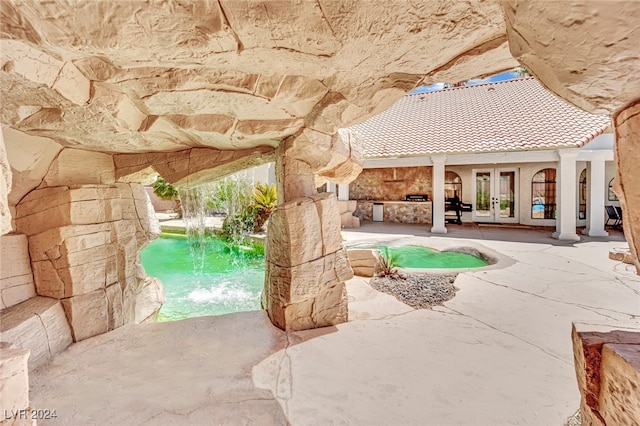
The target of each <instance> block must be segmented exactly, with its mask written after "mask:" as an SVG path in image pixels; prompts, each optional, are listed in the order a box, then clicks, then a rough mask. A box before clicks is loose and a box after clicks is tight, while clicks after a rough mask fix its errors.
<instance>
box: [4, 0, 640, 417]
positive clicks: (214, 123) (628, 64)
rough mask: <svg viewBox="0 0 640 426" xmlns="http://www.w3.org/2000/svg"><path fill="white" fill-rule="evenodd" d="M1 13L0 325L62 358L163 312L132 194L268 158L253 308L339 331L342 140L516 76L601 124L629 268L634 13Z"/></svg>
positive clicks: (485, 8) (143, 7) (515, 4)
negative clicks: (146, 266)
mask: <svg viewBox="0 0 640 426" xmlns="http://www.w3.org/2000/svg"><path fill="white" fill-rule="evenodd" d="M0 13H1V22H2V27H1V29H0V52H1V53H0V92H1V95H2V108H1V115H0V120H1V124H2V137H3V138H2V141H1V143H0V230H1V231H2V234H3V235H4V234H8V233H10V232H12V233H11V234H10V235H9V236H10V239H12V238H15V241H18V240H20V241H21V242H20V243H19V245H20V244H22V245H24V244H25V241H26V244H27V246H28V251H29V253H30V258H27V255H26V254H24V256H23V257H24V258H23V259H22V261H20V262H19V263H20V264H21V265H22V266H21V267H20V268H22V267H23V266H24V268H23V269H24V270H23V269H20V268H18V269H19V270H16V271H17V272H16V271H14V272H15V275H10V276H6V275H3V276H2V286H0V289H1V290H2V301H3V305H2V306H3V307H7V306H9V305H12V304H13V303H17V304H16V305H13V306H11V307H7V308H5V309H3V311H2V314H6V312H7V311H8V310H10V309H11V310H13V311H12V312H14V311H16V306H19V305H22V304H23V303H32V304H38V307H37V309H35V308H34V307H31V308H28V309H30V310H31V311H33V312H35V313H33V314H31V315H36V314H37V313H38V312H45V311H46V312H60V308H61V307H63V308H64V312H65V313H66V317H67V319H68V320H69V323H70V324H71V329H70V330H71V331H72V333H73V336H74V337H75V338H76V340H79V339H81V338H86V337H89V336H91V335H94V334H96V333H101V332H104V331H107V330H109V329H112V328H115V327H118V326H119V325H122V324H123V323H125V322H129V321H140V320H142V319H143V317H145V316H146V315H147V314H148V313H149V311H152V310H153V306H154V303H149V301H154V300H155V301H156V302H158V300H159V299H161V298H162V294H161V291H160V289H159V287H158V283H155V282H153V281H152V280H149V279H147V278H146V277H145V275H144V273H142V272H141V271H138V270H136V268H135V264H136V260H137V255H138V254H137V252H138V250H139V249H140V247H141V246H142V245H143V244H144V243H145V242H146V241H148V239H149V238H151V237H152V236H153V234H154V232H155V230H154V229H153V227H152V226H151V222H149V221H148V220H147V219H146V218H145V217H146V216H145V215H146V214H147V213H148V212H146V211H145V209H146V208H147V207H145V206H146V201H144V200H143V197H142V193H143V192H144V191H143V190H142V189H141V188H139V187H137V186H136V185H135V181H136V179H137V178H138V177H139V176H140V175H144V174H147V173H148V172H150V171H151V172H152V171H154V170H155V171H157V172H159V173H161V174H163V175H164V176H165V178H167V179H168V180H169V181H172V182H177V183H179V184H190V185H196V184H198V183H201V182H204V181H206V180H209V179H213V178H216V177H219V176H223V175H225V174H227V173H230V172H232V171H234V170H237V169H240V168H243V167H247V166H250V165H255V164H258V163H260V162H264V161H271V160H273V159H274V158H275V160H276V164H277V178H278V189H279V193H280V194H281V196H280V205H279V207H278V208H277V209H276V211H275V212H274V214H273V219H272V221H271V224H270V230H269V241H268V247H267V282H266V286H265V297H264V304H265V307H266V308H267V310H268V311H269V315H270V318H271V319H272V321H273V322H274V323H275V324H276V325H278V326H279V327H281V328H285V329H303V328H310V327H319V326H324V325H330V324H336V323H338V322H341V321H345V320H346V319H347V306H346V295H345V291H344V280H346V279H348V278H349V277H350V276H351V270H350V267H349V264H348V261H347V258H346V255H345V253H344V250H343V248H342V247H341V241H340V238H339V229H340V219H339V214H340V213H341V212H340V209H339V208H338V205H337V201H336V200H335V197H333V196H331V195H318V194H316V191H315V188H316V186H317V185H318V184H321V183H322V182H323V181H325V180H332V181H336V182H341V183H348V181H349V180H352V179H353V178H354V177H355V176H356V175H357V174H358V173H359V171H360V169H361V166H362V164H361V163H362V157H361V152H362V149H361V145H360V142H359V141H358V139H357V138H356V137H355V136H354V135H352V134H351V133H350V132H349V131H348V130H346V131H342V130H341V131H339V130H338V129H344V128H346V127H348V126H349V125H351V124H355V123H358V122H361V121H363V120H365V119H366V118H367V117H369V116H371V115H372V114H375V113H377V112H380V111H382V110H384V109H386V108H387V107H388V106H390V105H391V104H392V103H393V102H394V101H395V100H396V99H398V98H399V97H400V96H402V95H403V94H404V93H405V91H407V90H408V89H411V88H413V87H415V86H417V85H420V84H429V83H432V82H437V81H449V82H456V81H462V80H465V79H468V78H471V77H476V76H482V75H488V74H492V73H495V72H498V71H502V70H505V69H508V68H512V67H514V66H516V65H517V64H518V62H516V61H515V60H514V59H513V58H514V57H515V58H516V59H517V60H518V61H519V62H520V63H521V64H522V65H524V66H526V67H527V68H528V70H529V71H530V72H531V73H532V74H534V75H535V76H536V77H538V78H539V79H540V81H541V82H542V83H543V84H544V85H545V86H546V87H547V88H549V89H551V90H552V91H554V92H555V93H557V94H558V95H560V96H561V97H563V98H565V99H567V100H569V101H570V102H572V103H574V104H576V105H578V106H579V107H581V108H584V109H587V110H589V111H593V112H598V113H602V114H607V115H609V116H611V117H612V118H613V119H614V126H615V129H616V139H617V140H616V157H617V161H618V173H619V176H618V179H617V185H618V186H617V193H618V195H619V197H620V200H621V204H622V206H623V211H624V214H625V218H624V223H625V226H624V229H625V234H626V237H627V240H628V241H629V244H630V247H631V249H632V252H633V253H636V254H637V253H638V252H639V251H640V216H638V213H637V212H640V197H639V196H638V191H637V190H636V189H635V188H637V177H636V174H635V173H634V167H635V165H636V164H638V162H640V151H639V150H638V149H637V141H638V139H639V138H640V131H639V128H640V124H639V118H638V117H640V114H639V111H638V102H639V101H640V76H639V75H638V73H637V70H638V69H640V57H639V56H638V49H637V40H638V39H640V26H639V25H638V22H640V6H638V3H635V2H622V1H620V2H617V1H616V2H587V1H570V2H558V3H553V2H529V1H518V0H509V1H505V2H502V3H498V2H497V1H485V2H465V3H462V2H455V1H447V0H439V1H429V2H418V3H416V2H393V3H391V4H390V3H389V2H386V1H376V2H372V1H367V2H350V1H341V0H336V1H326V0H318V1H315V2H312V1H304V2H289V1H264V2H238V1H235V0H217V1H216V0H202V1H197V2H179V1H167V2H162V3H142V2H138V1H113V2H106V1H101V2H98V1H93V0H80V1H77V2H71V3H68V2H41V1H38V0H21V1H18V0H13V1H3V2H0ZM512 55H513V56H512ZM125 182H126V183H125ZM137 194H140V195H137ZM3 241H7V244H9V242H8V241H9V240H5V239H3ZM11 241H12V242H11V244H14V242H15V241H14V240H11ZM3 244H4V243H3ZM20 247H22V246H20ZM22 252H25V250H23V251H22ZM634 257H635V262H636V266H637V267H638V270H639V271H640V263H638V261H637V255H636V256H634ZM3 261H4V258H3ZM92 262H93V263H92ZM27 266H28V268H27ZM30 268H32V269H33V279H32V281H30V280H29V278H28V277H29V275H30V274H31V273H30V272H25V273H22V272H24V271H28V270H30ZM14 272H11V274H13V273H14ZM3 274H4V271H3ZM31 282H33V283H34V286H32V287H31V284H30V283H31ZM16 283H18V284H16ZM33 292H36V293H37V295H38V296H37V297H35V298H34V297H31V296H33V294H32V293H33ZM134 296H135V297H134ZM25 297H28V299H27V300H22V299H23V298H25ZM38 298H48V299H46V300H47V301H48V302H47V303H40V302H38V300H39V299H38ZM32 299H35V302H29V301H30V300H32ZM138 299H139V300H141V302H140V305H139V306H137V305H136V306H133V301H134V300H138ZM19 300H20V301H19ZM17 301H19V302H17ZM25 309H27V308H25ZM34 309H35V310H34ZM14 313H15V312H14ZM53 316H55V315H53ZM58 316H59V315H58ZM13 317H14V318H16V316H13ZM56 324H57V323H56ZM46 326H47V325H46V324H45V327H46ZM16 327H17V326H16ZM14 329H16V328H15V327H14ZM34 333H35V334H34V335H37V333H40V331H38V332H37V333H36V332H34ZM14 335H15V334H14ZM61 341H62V342H63V344H68V343H64V342H67V341H68V339H66V340H65V339H62V340H61ZM63 344H61V345H60V346H63ZM23 358H24V353H22V352H21V353H16V358H15V359H16V360H23ZM3 362H4V361H3ZM11 362H13V361H11ZM16 362H17V363H19V362H22V361H19V362H18V361H16ZM16 404H17V406H24V402H17V403H16Z"/></svg>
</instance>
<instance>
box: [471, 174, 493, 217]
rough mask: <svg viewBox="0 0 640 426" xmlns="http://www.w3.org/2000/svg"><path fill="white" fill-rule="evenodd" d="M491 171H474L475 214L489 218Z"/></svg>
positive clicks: (490, 213)
mask: <svg viewBox="0 0 640 426" xmlns="http://www.w3.org/2000/svg"><path fill="white" fill-rule="evenodd" d="M491 199H492V197H491V172H490V171H486V172H480V171H479V172H476V205H475V215H476V216H477V217H481V218H490V217H491V216H492V215H493V212H492V211H491Z"/></svg>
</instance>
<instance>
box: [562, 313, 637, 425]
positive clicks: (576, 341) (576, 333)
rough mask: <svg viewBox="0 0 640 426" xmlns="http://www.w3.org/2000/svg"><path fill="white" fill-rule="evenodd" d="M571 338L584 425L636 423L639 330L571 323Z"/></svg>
mask: <svg viewBox="0 0 640 426" xmlns="http://www.w3.org/2000/svg"><path fill="white" fill-rule="evenodd" d="M571 337H572V340H573V353H574V364H575V369H576V377H577V379H578V389H579V390H580V395H581V404H580V407H581V417H582V421H583V424H591V425H606V424H616V425H617V424H620V425H633V424H638V422H640V412H639V411H638V410H637V409H636V408H637V407H639V406H640V404H639V401H638V392H637V389H639V388H640V374H639V373H638V371H640V333H639V332H637V331H636V332H634V331H628V330H616V329H615V328H614V327H607V326H594V325H593V324H573V327H572V331H571Z"/></svg>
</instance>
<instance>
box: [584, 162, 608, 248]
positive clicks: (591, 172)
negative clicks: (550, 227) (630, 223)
mask: <svg viewBox="0 0 640 426" xmlns="http://www.w3.org/2000/svg"><path fill="white" fill-rule="evenodd" d="M605 156H606V153H605V152H597V151H594V152H593V153H592V154H591V160H590V161H589V162H587V183H588V185H589V186H588V188H587V228H586V229H585V230H584V231H583V234H585V235H589V236H590V237H606V236H607V235H609V233H608V232H607V231H605V229H604V222H605V221H604V194H605Z"/></svg>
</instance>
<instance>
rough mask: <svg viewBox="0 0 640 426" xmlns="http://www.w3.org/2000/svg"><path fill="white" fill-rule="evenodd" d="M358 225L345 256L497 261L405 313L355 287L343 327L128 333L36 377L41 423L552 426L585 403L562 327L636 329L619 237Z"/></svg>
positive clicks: (175, 328) (257, 323) (160, 327)
mask: <svg viewBox="0 0 640 426" xmlns="http://www.w3.org/2000/svg"><path fill="white" fill-rule="evenodd" d="M427 230H428V228H427V227H426V226H420V225H394V224H385V223H365V224H363V226H362V227H361V228H360V229H358V230H349V231H343V237H344V238H345V245H347V246H350V245H354V244H355V245H358V244H370V243H379V242H385V243H392V244H423V245H428V246H431V247H435V248H445V247H449V246H453V245H455V246H460V245H471V246H474V247H479V248H483V249H485V250H488V251H491V252H495V253H498V255H499V256H500V258H501V262H499V263H498V264H497V265H495V266H492V267H488V268H483V269H479V270H476V271H473V272H464V273H461V274H460V275H459V276H458V278H457V280H456V282H455V285H456V287H458V288H459V291H458V292H457V294H456V297H455V298H453V299H452V300H450V301H448V302H445V305H444V306H442V307H436V308H434V309H433V310H414V309H412V308H410V307H408V306H407V305H404V304H402V303H400V302H398V301H397V300H396V299H395V298H393V297H392V296H389V295H386V294H383V293H380V292H377V291H375V290H373V289H372V288H371V287H369V286H368V284H367V280H366V279H363V278H354V279H352V280H350V281H349V282H348V293H349V309H350V321H349V322H347V323H344V324H340V325H338V326H336V327H329V328H324V329H316V330H309V331H303V332H290V333H284V332H282V331H281V330H279V329H277V328H275V327H273V326H272V325H271V324H270V322H269V321H268V319H267V318H266V315H264V314H263V313H262V312H248V313H239V314H231V315H225V316H220V317H204V318H195V319H189V320H184V321H179V322H174V323H157V324H143V325H128V326H125V327H122V328H120V329H117V330H115V331H112V332H110V333H107V334H104V335H100V336H97V337H95V338H92V339H89V340H86V341H83V342H80V343H78V344H75V345H73V346H71V347H70V348H69V349H68V350H67V351H65V352H64V353H62V354H61V355H59V356H58V357H57V358H56V359H54V360H53V361H52V362H51V363H50V364H49V365H45V366H43V367H41V368H40V369H38V370H36V371H34V372H32V373H31V374H30V380H31V400H32V402H33V404H32V408H48V409H56V410H57V416H58V417H57V418H56V419H55V420H54V421H40V422H39V423H40V424H68V425H75V424H154V425H156V424H234V425H235V424H261V425H262V424H286V423H287V422H288V423H290V424H293V425H310V424H368V425H378V424H379V425H388V424H403V425H414V424H415V425H417V424H432V425H509V424H527V425H550V424H557V425H561V424H563V422H564V421H565V419H566V418H567V417H568V416H570V415H571V414H573V413H574V412H575V411H576V410H577V408H578V405H579V401H580V396H579V393H578V389H577V385H576V378H575V371H574V365H573V352H572V348H571V339H570V337H569V336H570V330H571V323H572V322H573V321H575V322H582V323H588V324H593V325H594V326H597V325H614V326H616V327H617V328H619V329H638V330H640V320H639V318H640V306H638V303H637V298H638V295H639V294H640V277H638V276H636V275H635V272H634V270H633V268H632V266H631V265H625V264H622V263H620V262H615V261H612V260H609V259H608V257H607V256H608V252H609V250H610V249H613V248H621V247H626V246H627V244H626V242H625V241H624V238H623V236H622V234H621V233H618V232H615V231H614V232H612V233H611V234H610V236H609V237H606V238H592V237H583V238H582V240H581V241H580V242H577V243H570V242H565V241H558V240H554V239H552V238H551V237H550V236H549V232H548V231H546V230H536V229H519V228H501V227H483V226H480V227H478V226H475V225H473V226H452V227H450V231H449V233H448V234H447V235H446V236H442V235H439V236H437V237H432V236H430V234H429V232H428V231H427Z"/></svg>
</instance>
